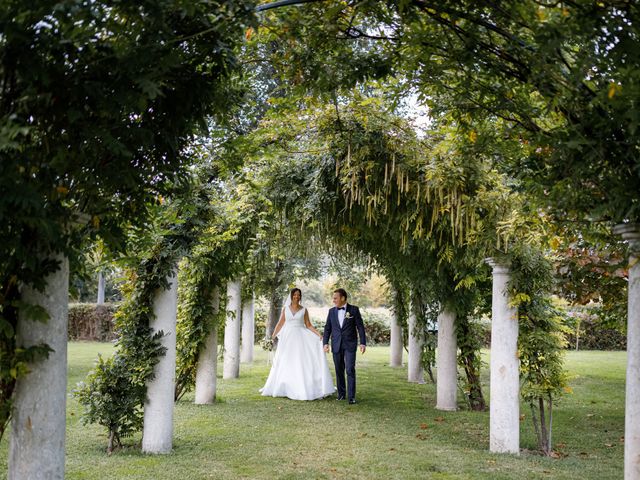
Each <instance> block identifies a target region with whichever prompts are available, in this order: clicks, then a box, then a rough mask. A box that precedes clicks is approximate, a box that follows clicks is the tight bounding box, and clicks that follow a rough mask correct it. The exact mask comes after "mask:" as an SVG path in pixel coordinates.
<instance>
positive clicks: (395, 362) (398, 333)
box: [389, 313, 402, 367]
mask: <svg viewBox="0 0 640 480" xmlns="http://www.w3.org/2000/svg"><path fill="white" fill-rule="evenodd" d="M389 343H390V346H391V354H390V357H389V366H391V367H401V366H402V327H401V326H400V325H399V324H398V317H397V315H396V314H395V313H393V314H392V315H391V340H390V342H389Z"/></svg>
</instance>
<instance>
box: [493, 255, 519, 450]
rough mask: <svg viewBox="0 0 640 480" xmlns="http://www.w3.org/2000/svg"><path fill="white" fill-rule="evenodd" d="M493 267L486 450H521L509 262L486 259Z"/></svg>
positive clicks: (515, 326)
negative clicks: (509, 289)
mask: <svg viewBox="0 0 640 480" xmlns="http://www.w3.org/2000/svg"><path fill="white" fill-rule="evenodd" d="M486 261H487V263H488V264H489V265H491V267H493V295H492V306H491V362H490V367H489V368H490V370H491V373H490V396H491V399H490V404H489V412H490V413H489V415H490V418H489V450H490V451H491V452H494V453H516V454H519V453H520V362H519V360H518V311H517V309H516V308H513V307H511V306H509V303H510V302H509V292H508V284H509V280H510V278H511V275H510V269H509V265H508V264H506V263H503V262H499V261H497V260H495V259H492V258H488V259H487V260H486Z"/></svg>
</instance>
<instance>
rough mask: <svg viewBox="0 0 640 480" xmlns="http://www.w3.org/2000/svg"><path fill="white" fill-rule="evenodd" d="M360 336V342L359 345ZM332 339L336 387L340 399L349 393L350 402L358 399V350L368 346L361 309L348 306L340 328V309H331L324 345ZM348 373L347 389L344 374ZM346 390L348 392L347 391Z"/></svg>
mask: <svg viewBox="0 0 640 480" xmlns="http://www.w3.org/2000/svg"><path fill="white" fill-rule="evenodd" d="M358 336H359V337H360V342H359V343H358ZM329 339H331V351H332V353H333V363H334V365H335V367H336V386H337V387H338V397H339V398H340V397H342V398H344V397H345V393H347V392H348V393H349V400H355V398H356V350H357V349H358V345H366V344H367V337H366V335H365V333H364V323H363V322H362V316H361V315H360V309H359V308H358V307H356V306H355V305H349V304H347V305H346V311H345V316H344V322H343V323H342V328H340V320H339V319H338V308H337V307H333V308H331V309H329V314H328V315H327V323H326V324H325V326H324V336H323V339H322V344H323V345H328V344H329ZM345 370H346V372H347V388H346V389H345V382H344V373H345ZM345 390H346V391H345Z"/></svg>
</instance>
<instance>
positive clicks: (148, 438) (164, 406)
mask: <svg viewBox="0 0 640 480" xmlns="http://www.w3.org/2000/svg"><path fill="white" fill-rule="evenodd" d="M167 281H168V282H169V289H168V290H164V289H159V290H158V291H157V292H156V297H155V300H154V302H153V314H154V316H155V318H154V319H153V320H152V321H151V323H150V327H151V329H152V331H153V332H154V333H155V332H158V331H160V330H162V331H163V332H164V336H163V337H162V339H161V340H160V343H161V344H162V345H163V346H164V347H165V348H166V352H165V354H164V356H162V357H161V358H160V361H159V362H158V364H157V365H156V366H155V368H154V369H153V373H154V378H153V380H151V381H150V382H149V383H148V384H147V402H146V403H145V406H144V427H143V432H142V451H143V452H145V453H169V452H171V448H172V447H173V404H174V395H175V375H176V313H177V305H178V276H177V275H176V274H174V275H173V276H170V277H169V278H167Z"/></svg>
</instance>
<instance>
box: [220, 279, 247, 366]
mask: <svg viewBox="0 0 640 480" xmlns="http://www.w3.org/2000/svg"><path fill="white" fill-rule="evenodd" d="M240 294H241V285H240V280H235V281H231V282H229V283H228V284H227V320H226V323H225V327H224V364H223V372H222V378H225V379H227V378H238V377H239V376H240V315H241V314H242V304H241V302H242V300H241V298H240Z"/></svg>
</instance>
